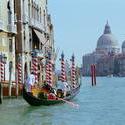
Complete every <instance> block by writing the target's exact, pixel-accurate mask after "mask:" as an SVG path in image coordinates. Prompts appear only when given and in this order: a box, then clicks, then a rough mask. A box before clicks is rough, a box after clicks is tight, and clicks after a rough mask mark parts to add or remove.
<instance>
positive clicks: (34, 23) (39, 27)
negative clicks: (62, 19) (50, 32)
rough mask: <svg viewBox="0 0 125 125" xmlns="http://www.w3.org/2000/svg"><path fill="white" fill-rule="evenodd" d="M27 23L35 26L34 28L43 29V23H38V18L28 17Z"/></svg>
mask: <svg viewBox="0 0 125 125" xmlns="http://www.w3.org/2000/svg"><path fill="white" fill-rule="evenodd" d="M29 25H30V26H31V27H34V28H36V29H39V30H43V24H42V23H40V22H39V21H38V20H35V19H33V18H30V22H29Z"/></svg>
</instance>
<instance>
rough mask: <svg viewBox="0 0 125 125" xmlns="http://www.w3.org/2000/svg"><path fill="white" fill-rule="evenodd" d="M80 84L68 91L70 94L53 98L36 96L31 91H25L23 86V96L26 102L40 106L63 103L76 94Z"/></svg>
mask: <svg viewBox="0 0 125 125" xmlns="http://www.w3.org/2000/svg"><path fill="white" fill-rule="evenodd" d="M80 86H81V84H80V85H79V86H77V87H76V88H73V89H72V90H71V91H70V94H68V95H67V96H65V97H63V98H60V97H58V96H56V98H55V99H47V98H46V99H45V98H38V97H36V96H34V95H33V94H32V93H30V92H27V91H26V89H25V87H23V98H24V99H25V100H26V102H27V103H28V104H30V105H32V106H40V105H46V106H48V105H54V104H59V103H64V102H66V101H68V100H70V99H72V98H73V97H74V96H76V95H77V94H78V92H79V90H80Z"/></svg>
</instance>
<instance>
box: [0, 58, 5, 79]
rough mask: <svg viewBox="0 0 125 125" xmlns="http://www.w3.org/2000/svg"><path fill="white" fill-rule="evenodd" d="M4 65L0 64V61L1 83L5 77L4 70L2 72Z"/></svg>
mask: <svg viewBox="0 0 125 125" xmlns="http://www.w3.org/2000/svg"><path fill="white" fill-rule="evenodd" d="M4 66H5V65H4V63H3V62H2V60H1V62H0V70H1V71H0V73H1V81H4V78H5V77H4V75H5V70H4Z"/></svg>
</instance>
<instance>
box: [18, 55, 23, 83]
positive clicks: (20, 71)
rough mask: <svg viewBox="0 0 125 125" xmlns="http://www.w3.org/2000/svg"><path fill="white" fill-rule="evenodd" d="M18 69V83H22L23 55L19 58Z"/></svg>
mask: <svg viewBox="0 0 125 125" xmlns="http://www.w3.org/2000/svg"><path fill="white" fill-rule="evenodd" d="M17 70H18V83H19V84H21V83H22V61H21V57H19V59H18V63H17Z"/></svg>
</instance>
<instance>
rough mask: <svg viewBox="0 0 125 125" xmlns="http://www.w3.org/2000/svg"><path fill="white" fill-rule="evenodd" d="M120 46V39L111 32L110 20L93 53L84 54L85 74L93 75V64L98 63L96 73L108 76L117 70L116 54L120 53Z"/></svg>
mask: <svg viewBox="0 0 125 125" xmlns="http://www.w3.org/2000/svg"><path fill="white" fill-rule="evenodd" d="M119 53H120V48H119V47H118V41H117V39H116V38H115V36H114V35H113V34H112V32H111V28H110V26H109V24H108V22H107V23H106V25H105V28H104V32H103V34H102V35H101V36H100V37H99V39H98V41H97V47H96V49H95V51H94V52H93V53H90V54H86V55H84V56H83V63H82V64H83V66H82V67H83V70H82V71H83V75H91V69H90V67H91V65H92V64H95V65H96V74H97V75H99V76H107V75H110V74H114V72H115V71H116V69H115V68H116V67H115V64H116V62H117V61H116V60H117V59H116V56H117V55H119Z"/></svg>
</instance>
